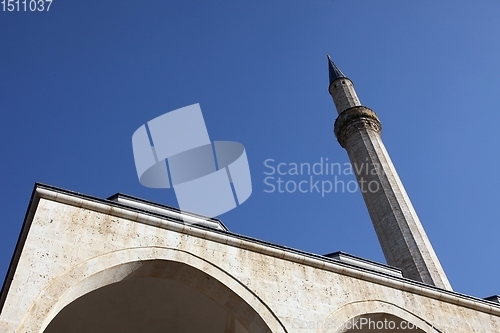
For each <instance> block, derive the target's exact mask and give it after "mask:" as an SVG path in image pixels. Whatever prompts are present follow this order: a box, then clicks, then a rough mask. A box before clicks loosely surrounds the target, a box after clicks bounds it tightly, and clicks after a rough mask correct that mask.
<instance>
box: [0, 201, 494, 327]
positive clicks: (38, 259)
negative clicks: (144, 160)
mask: <svg viewBox="0 0 500 333" xmlns="http://www.w3.org/2000/svg"><path fill="white" fill-rule="evenodd" d="M64 196H66V197H67V196H70V197H71V196H75V200H73V204H68V203H67V202H68V201H69V200H67V198H65V197H64ZM74 205H76V206H74ZM33 215H34V218H33V222H32V223H31V226H30V227H29V230H27V238H26V242H25V244H24V248H23V249H22V252H21V254H20V257H19V262H18V264H17V268H16V271H15V274H14V279H13V281H12V284H11V285H10V288H9V289H8V293H7V294H6V299H5V303H4V305H3V308H2V312H1V314H0V328H2V329H4V330H3V331H4V332H20V333H21V332H22V333H27V332H30V333H31V332H40V333H41V332H43V331H44V329H45V328H46V327H47V326H48V325H49V324H50V322H51V321H52V320H53V319H54V318H56V316H57V314H58V313H62V312H61V311H62V310H63V309H64V308H65V307H66V306H67V305H69V304H76V303H75V302H76V301H77V299H78V298H79V297H81V296H85V295H87V294H89V293H90V292H92V291H93V290H97V289H99V288H103V287H105V286H109V285H111V284H112V283H115V284H116V283H118V284H119V283H121V282H125V281H131V280H133V281H135V280H136V279H141V278H155V279H162V280H165V281H179V282H180V283H182V284H184V285H186V286H188V287H190V288H192V289H193V290H197V291H199V292H200V293H202V294H203V295H207V296H208V297H209V298H210V299H212V300H214V302H216V303H217V304H226V305H223V306H222V305H221V308H223V309H229V310H226V311H227V313H228V314H229V315H231V318H233V319H234V318H236V319H235V320H236V321H235V322H232V321H231V320H232V319H231V320H229V319H228V321H229V322H230V324H227V326H226V328H227V329H228V330H229V331H231V330H232V329H233V328H234V332H252V331H253V332H263V331H265V330H266V329H269V330H270V331H271V332H332V333H338V332H341V331H342V329H343V328H344V327H345V324H346V323H347V322H349V321H350V320H352V319H353V318H359V316H368V317H366V318H373V319H374V320H375V319H376V318H377V317H376V315H375V314H376V313H385V314H386V315H387V316H390V317H387V318H393V319H397V320H400V321H401V320H402V321H408V322H410V323H413V324H415V325H417V326H418V327H419V329H420V330H418V332H499V331H500V306H495V305H494V304H493V303H491V302H486V301H483V300H479V299H475V298H471V297H466V296H463V295H460V294H455V293H453V292H450V291H446V290H443V289H437V288H434V287H429V286H426V285H424V284H418V283H415V282H412V281H411V280H407V279H404V278H398V277H394V276H390V275H384V274H382V273H376V272H370V271H369V270H366V269H363V268H357V267H355V266H351V265H348V264H343V263H340V262H336V261H334V260H330V259H328V258H321V257H319V256H313V255H307V254H304V253H299V252H293V251H291V250H287V249H283V248H279V247H273V246H269V245H266V244H264V243H260V242H256V241H253V240H249V239H244V238H241V237H238V236H236V235H233V234H230V233H227V232H221V231H215V230H214V231H212V230H208V229H202V228H197V227H193V226H185V225H182V224H180V223H177V222H172V221H169V220H167V219H164V220H162V219H161V218H160V217H158V216H154V215H148V214H146V213H141V212H138V211H137V210H134V209H130V210H128V209H126V208H123V207H115V206H113V205H112V204H107V203H106V202H101V203H99V202H98V203H96V202H95V201H92V200H89V199H88V198H84V197H78V196H76V195H68V194H64V193H62V194H61V193H59V194H58V195H57V197H56V198H55V195H54V196H52V197H51V196H50V195H47V194H43V195H42V198H41V199H40V201H39V203H38V206H37V207H36V210H35V212H34V214H33ZM125 216H126V217H125ZM168 263H172V264H175V265H184V266H182V267H191V269H193V270H194V271H193V272H195V271H199V272H200V274H201V272H203V274H201V275H200V274H198V273H196V274H194V273H189V272H190V271H189V270H186V271H185V272H186V274H184V273H183V271H184V269H174V270H173V269H171V268H172V267H177V266H172V265H169V264H168ZM179 267H181V266H179ZM169 268H170V269H169ZM202 276H207V277H208V278H209V279H213V281H207V282H206V283H205V282H203V279H201V277H202ZM124 285H127V284H124ZM99 290H101V289H99ZM229 291H231V292H229ZM238 300H242V301H238ZM256 316H257V317H256ZM369 316H372V317H369ZM384 318H385V317H384ZM398 318H399V319H398ZM382 332H383V331H382Z"/></svg>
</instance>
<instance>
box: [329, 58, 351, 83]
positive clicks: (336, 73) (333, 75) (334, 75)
mask: <svg viewBox="0 0 500 333" xmlns="http://www.w3.org/2000/svg"><path fill="white" fill-rule="evenodd" d="M326 57H327V58H328V74H330V84H332V82H333V81H335V80H337V79H340V78H345V77H346V76H345V75H344V73H342V71H341V70H340V69H339V68H338V67H337V66H336V65H335V63H334V62H333V60H332V58H330V55H329V54H327V55H326Z"/></svg>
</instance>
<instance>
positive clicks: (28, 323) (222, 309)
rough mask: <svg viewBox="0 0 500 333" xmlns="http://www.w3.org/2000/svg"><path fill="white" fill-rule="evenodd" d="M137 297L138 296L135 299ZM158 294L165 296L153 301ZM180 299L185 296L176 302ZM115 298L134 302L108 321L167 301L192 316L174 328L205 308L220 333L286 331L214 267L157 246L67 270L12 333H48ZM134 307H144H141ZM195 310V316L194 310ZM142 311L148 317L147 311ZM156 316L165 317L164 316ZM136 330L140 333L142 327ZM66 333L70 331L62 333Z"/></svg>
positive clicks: (259, 302)
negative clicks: (223, 319)
mask: <svg viewBox="0 0 500 333" xmlns="http://www.w3.org/2000/svg"><path fill="white" fill-rule="evenodd" d="M155 287H156V288H160V289H159V290H161V291H158V294H159V295H154V293H153V292H152V291H155V290H157V289H156V288H155ZM177 289H178V290H177ZM182 291H184V292H185V293H184V294H183V293H182ZM94 292H95V293H94ZM134 294H135V298H134ZM137 294H139V296H140V295H143V296H144V297H142V298H140V297H138V295H137ZM161 295H163V296H167V297H157V296H161ZM181 295H184V296H185V297H184V298H182V297H180V296H181ZM188 295H190V296H189V297H188ZM168 296H170V297H168ZM109 297H111V299H115V301H114V302H115V303H113V301H111V300H109V301H104V300H105V299H109ZM119 297H121V300H122V302H123V304H126V302H127V301H128V302H129V303H130V302H131V300H134V299H135V300H136V302H137V303H134V304H135V305H133V306H130V307H128V310H127V309H126V308H122V309H121V310H120V309H119V308H117V309H115V310H113V311H110V312H109V313H108V318H112V317H113V316H116V314H119V315H120V317H121V318H124V317H127V316H129V315H130V312H133V313H134V315H137V314H138V313H139V312H140V311H134V309H138V308H145V309H146V308H149V311H151V313H157V312H155V311H157V309H156V308H155V307H154V306H153V304H156V305H158V306H160V307H161V306H163V307H164V309H168V305H166V304H165V303H164V300H165V299H170V300H172V302H171V304H173V305H175V306H177V307H176V308H177V309H179V308H182V309H183V310H182V311H181V312H182V313H181V314H186V313H187V312H189V311H192V313H193V316H184V317H182V318H184V319H182V318H180V319H179V320H178V324H182V323H183V322H188V321H186V320H185V318H188V319H189V320H190V321H194V320H195V318H196V320H197V321H198V322H201V323H204V321H203V320H204V319H203V318H204V315H202V313H203V312H202V310H204V309H207V311H212V312H210V313H212V314H214V315H215V314H216V313H218V317H217V315H216V317H217V318H218V319H219V322H221V321H222V317H223V316H224V315H225V316H226V325H225V326H224V325H222V326H224V329H225V330H226V331H225V332H224V331H223V332H224V333H230V332H235V333H240V332H242V333H245V332H246V331H248V332H249V333H252V332H256V333H260V332H274V333H284V332H286V330H285V329H284V326H283V324H282V323H281V322H280V321H279V320H278V318H277V317H276V315H275V314H274V313H272V312H271V310H270V308H269V307H268V306H267V305H266V304H265V303H264V302H263V301H262V300H261V299H260V298H259V297H258V296H257V295H256V294H254V293H253V292H252V291H251V290H250V289H248V288H247V287H246V285H245V284H244V283H243V282H241V281H239V280H238V279H237V278H235V277H233V276H231V275H230V274H228V273H227V272H225V271H224V270H222V269H221V268H220V267H218V266H217V265H216V263H213V262H210V261H208V260H206V259H204V258H201V257H198V256H196V255H193V254H191V253H189V252H187V251H183V250H180V249H173V248H159V247H142V248H129V249H123V250H120V251H113V252H109V253H106V254H103V255H101V256H97V257H94V258H91V259H89V260H86V261H82V262H80V263H79V264H78V265H76V266H73V267H72V268H71V269H69V270H67V271H66V272H65V273H64V274H62V275H59V276H58V277H57V278H55V279H54V280H53V281H52V282H51V283H50V284H48V285H47V286H46V287H45V288H44V289H43V290H42V291H41V292H40V294H39V296H38V297H37V299H36V300H35V302H34V303H33V304H32V306H31V307H30V310H29V311H28V313H27V314H26V316H25V317H24V320H23V322H22V323H21V324H20V326H19V327H18V328H17V329H16V332H23V333H42V332H54V330H55V328H57V327H60V326H57V325H66V324H65V321H71V320H78V317H74V316H76V315H77V313H78V312H79V311H75V310H81V311H83V312H82V313H86V312H85V311H91V310H92V309H93V308H95V309H98V308H99V306H100V305H99V304H101V302H103V304H107V305H108V306H107V308H109V309H112V308H113V307H115V305H114V304H116V303H120V302H117V301H116V300H119V299H120V298H119ZM155 297H156V298H155ZM148 299H149V301H148ZM190 300H191V302H189V301H190ZM141 302H143V303H141ZM162 302H163V303H162ZM197 302H200V305H199V306H197V305H196V303H197ZM140 304H143V305H144V304H145V305H144V306H142V307H141V306H139V305H140ZM203 304H205V305H203ZM175 306H174V307H175ZM208 308H211V309H212V310H208ZM101 309H102V307H101ZM186 309H187V310H189V311H186ZM195 309H197V310H199V311H194V310H195ZM214 309H215V310H214ZM214 311H215V312H214ZM142 312H143V313H144V315H148V313H147V312H145V311H142ZM102 313H104V312H103V311H101V312H99V313H97V314H96V316H94V317H93V318H98V317H99V316H101V317H102ZM161 313H162V316H165V311H164V312H161ZM207 313H209V312H207ZM194 314H196V315H197V316H194ZM198 314H199V315H198ZM81 317H82V316H81ZM84 317H86V318H87V320H88V319H89V318H92V317H91V315H90V314H89V313H87V315H85V316H84ZM153 317H154V318H156V317H157V316H153ZM174 317H175V316H174ZM174 317H171V318H174ZM183 320H184V321H183ZM124 322H125V319H124ZM148 322H149V321H148ZM83 324H85V325H87V324H88V323H82V325H83ZM150 324H151V322H150ZM233 324H234V325H233ZM49 325H50V326H51V327H50V328H49ZM165 325H166V324H165ZM149 326H151V325H149ZM189 327H191V326H189ZM186 329H187V328H186ZM204 330H205V327H204ZM112 331H115V330H112ZM140 331H141V332H146V330H145V329H142V328H141V330H140ZM71 332H73V331H64V333H71ZM95 332H99V331H95ZM124 332H126V331H124ZM153 332H154V331H153ZM162 332H165V330H163V331H162Z"/></svg>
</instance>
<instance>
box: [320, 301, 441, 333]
mask: <svg viewBox="0 0 500 333" xmlns="http://www.w3.org/2000/svg"><path fill="white" fill-rule="evenodd" d="M317 332H318V333H355V332H377V333H396V332H408V333H440V332H439V330H437V329H436V328H435V327H433V326H432V324H430V323H429V322H428V321H426V320H425V319H424V318H421V317H419V316H417V315H415V314H413V313H411V312H410V311H408V310H406V309H403V308H402V307H400V306H397V305H395V304H392V303H389V302H386V301H382V300H367V301H358V302H352V303H348V304H345V305H344V306H342V307H340V308H339V309H337V310H336V311H334V312H332V313H331V314H330V315H329V316H328V317H327V318H326V320H325V321H324V322H323V323H322V324H321V325H320V327H319V328H318V330H317Z"/></svg>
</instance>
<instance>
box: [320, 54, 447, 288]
mask: <svg viewBox="0 0 500 333" xmlns="http://www.w3.org/2000/svg"><path fill="white" fill-rule="evenodd" d="M328 66H329V74H330V87H329V91H330V95H332V98H333V101H334V102H335V107H336V108H337V111H338V113H339V116H338V118H337V120H336V121H335V126H334V131H335V135H336V136H337V139H338V141H339V143H340V145H341V146H342V147H344V148H345V149H346V150H347V154H348V155H349V159H350V160H351V164H352V167H353V169H354V172H355V174H356V178H357V180H358V184H359V188H360V191H361V193H362V194H363V199H364V200H365V203H366V206H367V208H368V212H369V214H370V218H371V220H372V222H373V226H374V227H375V231H376V233H377V236H378V239H379V242H380V245H381V246H382V251H383V252H384V256H385V258H386V260H387V263H388V264H389V265H391V266H394V267H397V268H400V269H401V270H402V271H403V276H405V277H407V278H410V279H413V280H416V281H421V282H423V283H426V284H429V285H433V286H436V287H439V288H444V289H448V290H452V289H451V286H450V283H449V282H448V278H447V277H446V274H445V273H444V271H443V268H442V267H441V264H440V263H439V260H438V258H437V256H436V253H435V252H434V250H433V248H432V245H431V243H430V242H429V239H428V238H427V235H426V234H425V231H424V228H423V227H422V224H421V223H420V220H419V219H418V216H417V213H416V212H415V209H413V206H412V204H411V202H410V199H409V198H408V195H407V194H406V191H405V189H404V187H403V184H402V183H401V180H400V179H399V177H398V174H397V172H396V169H395V168H394V165H393V164H392V161H391V159H390V157H389V154H388V153H387V150H386V149H385V146H384V144H383V142H382V138H381V136H380V132H381V129H382V127H381V124H380V121H379V119H378V117H377V115H376V114H375V112H373V111H372V110H370V109H369V108H367V107H364V106H361V103H360V101H359V98H358V96H357V95H356V91H355V90H354V86H353V84H352V82H351V80H349V79H348V78H347V77H346V76H345V75H344V74H343V73H342V72H341V71H340V69H338V67H337V66H335V64H334V63H333V61H332V60H331V59H330V56H328Z"/></svg>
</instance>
